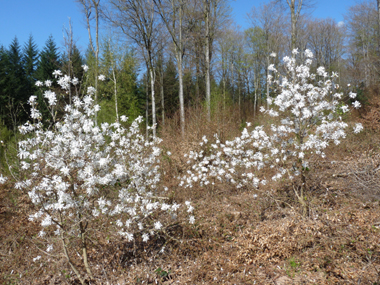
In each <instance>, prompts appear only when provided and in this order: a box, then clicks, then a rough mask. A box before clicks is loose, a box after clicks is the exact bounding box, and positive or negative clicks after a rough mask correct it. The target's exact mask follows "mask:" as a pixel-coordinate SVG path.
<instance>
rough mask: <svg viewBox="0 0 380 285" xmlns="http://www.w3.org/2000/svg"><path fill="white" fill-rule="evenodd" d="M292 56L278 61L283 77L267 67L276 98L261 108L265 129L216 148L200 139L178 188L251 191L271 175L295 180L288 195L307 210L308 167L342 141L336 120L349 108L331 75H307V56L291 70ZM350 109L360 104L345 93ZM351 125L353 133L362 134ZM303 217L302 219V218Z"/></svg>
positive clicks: (339, 121) (341, 128)
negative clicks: (225, 186) (267, 121)
mask: <svg viewBox="0 0 380 285" xmlns="http://www.w3.org/2000/svg"><path fill="white" fill-rule="evenodd" d="M297 54H298V51H297V50H294V51H293V57H291V58H290V57H285V58H284V59H283V70H284V72H285V73H284V74H280V73H279V71H278V70H277V69H276V68H275V67H274V65H271V66H269V70H271V72H272V74H273V75H270V76H269V78H268V81H269V82H270V83H271V84H272V86H273V88H274V90H275V92H276V93H277V95H276V96H275V97H274V98H268V99H267V100H268V105H269V107H268V108H267V109H266V108H264V107H263V106H262V107H261V109H260V110H261V112H263V113H265V114H268V115H269V116H271V117H274V119H273V120H274V121H275V122H276V123H273V124H272V125H271V126H258V127H256V128H255V129H254V130H252V131H251V132H249V131H248V130H247V129H244V130H243V132H242V134H241V136H240V137H236V138H235V139H233V140H232V141H226V142H225V143H221V142H220V141H219V139H218V138H217V137H216V140H215V141H214V142H213V143H208V140H207V139H206V138H203V141H202V142H201V144H202V145H204V144H207V145H208V146H207V148H206V149H207V151H205V150H204V149H203V150H201V151H198V152H191V153H189V154H187V156H188V158H189V161H188V163H189V164H190V165H191V169H190V170H188V172H187V173H186V174H185V175H184V176H182V177H180V178H181V183H180V184H181V185H183V186H185V187H192V185H193V184H194V183H198V182H200V184H201V185H207V184H210V183H212V184H213V183H214V182H215V181H217V180H218V181H222V182H223V181H226V182H230V183H233V184H236V186H237V187H238V188H239V187H242V186H243V185H251V186H254V187H257V186H258V185H259V184H260V183H262V184H265V183H266V181H267V180H266V179H263V178H261V179H259V178H258V177H259V173H260V170H261V169H263V168H270V169H272V177H271V179H272V180H274V181H279V180H280V179H290V180H293V181H295V178H296V177H300V183H298V184H296V183H295V184H293V185H294V187H293V189H294V193H295V195H296V197H297V198H298V200H299V202H300V203H301V205H302V206H303V209H304V211H306V209H307V203H306V201H305V200H306V190H307V181H306V174H307V172H308V170H309V167H310V166H309V162H310V161H312V160H313V158H314V157H316V156H318V157H322V158H323V157H325V152H324V150H325V149H326V147H327V146H328V145H329V144H330V143H334V144H336V145H337V144H339V143H340V141H341V139H344V138H345V137H346V132H345V129H346V128H347V127H348V124H347V123H345V122H344V121H343V120H342V118H341V116H340V114H342V113H346V112H349V110H350V109H351V107H350V106H348V105H345V104H344V103H343V101H342V99H344V94H343V93H340V92H339V88H338V86H337V85H336V84H335V83H334V79H335V78H337V77H338V75H337V74H336V73H333V74H332V75H331V76H329V75H328V74H327V73H326V71H325V69H324V68H323V67H319V68H318V69H317V74H313V73H311V71H310V68H311V64H312V57H313V54H312V53H311V52H310V51H309V50H306V51H305V54H304V55H305V58H306V60H305V62H304V63H303V64H301V65H297V64H296V58H297ZM348 97H349V99H350V100H352V101H353V103H352V107H353V108H359V107H360V103H359V102H358V101H354V99H355V97H356V94H354V93H352V92H351V93H350V94H349V95H348ZM362 128H363V127H362V125H361V124H356V125H355V127H354V132H355V133H358V132H360V131H361V129H362ZM304 214H306V213H304Z"/></svg>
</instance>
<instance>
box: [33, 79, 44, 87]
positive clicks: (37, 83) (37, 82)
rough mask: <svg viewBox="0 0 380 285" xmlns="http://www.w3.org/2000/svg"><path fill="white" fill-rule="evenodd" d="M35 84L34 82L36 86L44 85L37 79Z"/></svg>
mask: <svg viewBox="0 0 380 285" xmlns="http://www.w3.org/2000/svg"><path fill="white" fill-rule="evenodd" d="M35 84H36V86H37V87H41V86H44V84H43V83H42V82H41V81H39V80H37V81H36V83H35Z"/></svg>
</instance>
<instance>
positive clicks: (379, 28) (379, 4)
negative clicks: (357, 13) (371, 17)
mask: <svg viewBox="0 0 380 285" xmlns="http://www.w3.org/2000/svg"><path fill="white" fill-rule="evenodd" d="M377 45H378V53H379V56H380V0H377Z"/></svg>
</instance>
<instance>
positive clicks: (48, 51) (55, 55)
mask: <svg viewBox="0 0 380 285" xmlns="http://www.w3.org/2000/svg"><path fill="white" fill-rule="evenodd" d="M60 68H61V62H60V57H59V52H58V48H57V46H56V44H55V42H54V39H53V37H52V36H50V37H49V38H48V40H47V41H46V44H45V47H44V49H43V50H42V51H41V53H40V59H39V61H38V67H37V72H36V78H37V79H38V80H41V81H45V80H48V79H49V80H53V79H54V77H53V71H54V70H57V69H60Z"/></svg>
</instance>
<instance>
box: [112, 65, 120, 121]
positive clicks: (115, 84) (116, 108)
mask: <svg viewBox="0 0 380 285" xmlns="http://www.w3.org/2000/svg"><path fill="white" fill-rule="evenodd" d="M112 75H113V84H114V92H115V112H116V121H117V122H119V108H118V105H117V79H116V74H115V68H114V67H113V68H112Z"/></svg>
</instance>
